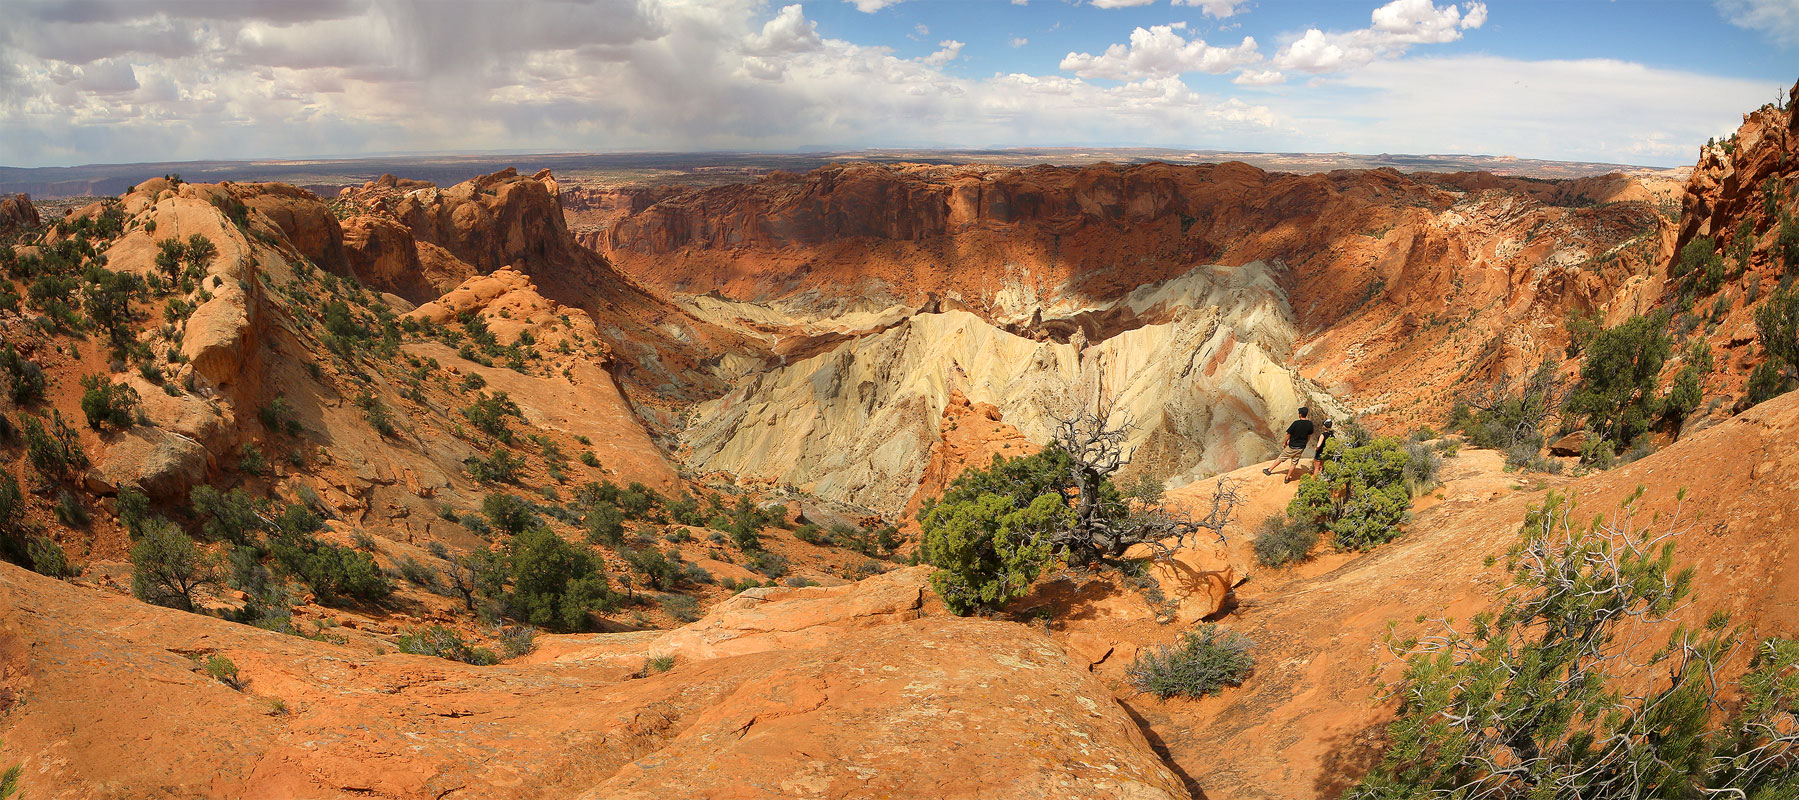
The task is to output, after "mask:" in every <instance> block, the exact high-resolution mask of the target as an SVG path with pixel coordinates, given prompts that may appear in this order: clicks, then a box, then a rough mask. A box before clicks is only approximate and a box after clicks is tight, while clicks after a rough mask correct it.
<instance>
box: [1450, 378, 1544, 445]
mask: <svg viewBox="0 0 1799 800" xmlns="http://www.w3.org/2000/svg"><path fill="white" fill-rule="evenodd" d="M1572 391H1573V387H1572V386H1570V385H1569V384H1568V382H1567V381H1565V380H1563V379H1562V377H1561V375H1560V374H1559V373H1557V372H1556V370H1555V367H1554V365H1553V364H1551V363H1550V362H1547V361H1545V362H1544V363H1543V364H1541V365H1539V366H1538V367H1537V369H1536V370H1534V371H1532V372H1531V374H1530V375H1529V376H1528V377H1525V378H1522V379H1518V380H1513V381H1509V382H1507V383H1505V384H1496V383H1478V384H1476V385H1475V386H1474V387H1473V388H1471V389H1468V390H1466V391H1464V392H1461V393H1460V394H1458V395H1456V402H1458V403H1459V404H1461V405H1463V406H1466V407H1467V408H1468V409H1469V412H1470V415H1471V417H1472V419H1471V420H1470V422H1472V423H1473V424H1472V425H1470V426H1469V427H1470V428H1471V430H1470V431H1469V433H1470V435H1471V436H1473V438H1474V439H1475V442H1474V444H1475V445H1477V446H1482V447H1498V448H1500V449H1506V448H1510V447H1512V446H1514V445H1517V444H1519V443H1525V444H1529V445H1532V446H1536V445H1539V444H1540V443H1541V442H1542V440H1543V432H1544V431H1545V430H1547V429H1548V427H1549V424H1550V422H1552V421H1559V420H1560V418H1561V414H1562V407H1563V406H1565V405H1567V402H1568V395H1569V394H1570V393H1571V392H1572Z"/></svg>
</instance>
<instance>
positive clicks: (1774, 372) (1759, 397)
mask: <svg viewBox="0 0 1799 800" xmlns="http://www.w3.org/2000/svg"><path fill="white" fill-rule="evenodd" d="M1787 386H1788V381H1786V380H1784V379H1783V378H1782V377H1781V375H1780V368H1779V367H1777V366H1775V365H1774V362H1773V361H1771V360H1770V361H1763V362H1762V363H1760V364H1757V365H1755V369H1754V370H1753V371H1751V372H1750V373H1749V384H1748V386H1746V387H1744V389H1743V402H1744V403H1745V404H1746V405H1750V406H1753V405H1756V404H1757V403H1763V402H1767V401H1768V400H1772V399H1774V398H1775V397H1777V396H1779V395H1780V393H1781V392H1783V391H1785V390H1786V388H1787Z"/></svg>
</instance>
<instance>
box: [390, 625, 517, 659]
mask: <svg viewBox="0 0 1799 800" xmlns="http://www.w3.org/2000/svg"><path fill="white" fill-rule="evenodd" d="M394 645H395V647H397V648H398V649H399V651H400V652H402V653H411V654H413V655H418V656H436V657H438V658H442V659H448V660H450V661H460V662H462V663H464V664H474V665H475V666H478V667H485V666H488V665H491V664H498V663H500V657H499V656H497V655H494V652H493V651H492V650H489V649H487V648H485V647H475V646H473V645H470V644H469V643H468V642H467V641H465V640H464V639H463V638H462V634H460V633H457V632H456V630H455V629H454V628H449V627H446V626H443V625H432V626H430V627H426V628H420V629H418V630H415V631H410V632H408V633H402V634H400V638H399V639H397V640H396V641H395V642H394Z"/></svg>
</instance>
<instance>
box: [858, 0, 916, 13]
mask: <svg viewBox="0 0 1799 800" xmlns="http://www.w3.org/2000/svg"><path fill="white" fill-rule="evenodd" d="M843 2H845V3H854V4H855V5H856V10H857V11H860V12H862V13H864V14H873V13H875V12H876V11H880V10H881V9H883V8H886V7H888V6H892V5H899V4H900V3H904V2H906V0H843Z"/></svg>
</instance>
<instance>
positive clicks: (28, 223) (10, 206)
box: [0, 194, 43, 234]
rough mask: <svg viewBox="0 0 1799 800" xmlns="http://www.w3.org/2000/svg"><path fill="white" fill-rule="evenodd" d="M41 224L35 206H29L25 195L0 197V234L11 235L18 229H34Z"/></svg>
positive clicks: (29, 199)
mask: <svg viewBox="0 0 1799 800" xmlns="http://www.w3.org/2000/svg"><path fill="white" fill-rule="evenodd" d="M41 224H43V220H42V219H41V218H39V217H38V213H37V206H34V205H32V204H31V198H30V197H29V196H27V195H23V194H16V195H13V196H11V197H0V234H3V233H11V232H12V231H15V230H18V229H20V228H35V227H37V226H38V225H41Z"/></svg>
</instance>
